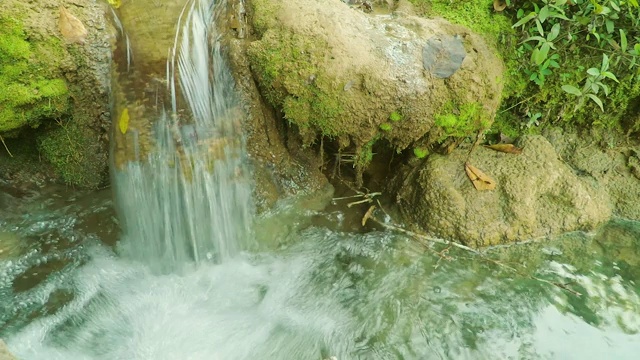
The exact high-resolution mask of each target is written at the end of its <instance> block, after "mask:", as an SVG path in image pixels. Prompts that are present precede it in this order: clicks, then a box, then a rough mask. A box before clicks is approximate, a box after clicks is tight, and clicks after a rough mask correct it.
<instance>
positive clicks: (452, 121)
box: [435, 102, 491, 141]
mask: <svg viewBox="0 0 640 360" xmlns="http://www.w3.org/2000/svg"><path fill="white" fill-rule="evenodd" d="M435 123H436V125H437V126H439V127H440V128H441V129H442V130H443V135H442V136H441V137H440V139H439V141H442V140H444V139H446V138H448V137H450V136H451V137H467V136H471V135H473V134H474V133H476V132H478V131H479V130H481V129H487V128H488V127H489V126H490V125H491V123H490V120H489V119H488V118H487V116H486V115H485V114H484V111H483V109H482V105H480V104H478V103H466V104H462V105H460V106H458V105H456V104H455V103H453V102H449V103H447V104H445V106H444V107H443V109H442V110H441V111H440V114H438V115H436V117H435Z"/></svg>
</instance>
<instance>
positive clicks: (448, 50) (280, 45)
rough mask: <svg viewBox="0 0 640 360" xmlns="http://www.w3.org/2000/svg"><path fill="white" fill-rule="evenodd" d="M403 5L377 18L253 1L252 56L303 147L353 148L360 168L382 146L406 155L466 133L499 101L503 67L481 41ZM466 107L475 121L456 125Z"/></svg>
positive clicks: (315, 4) (308, 2)
mask: <svg viewBox="0 0 640 360" xmlns="http://www.w3.org/2000/svg"><path fill="white" fill-rule="evenodd" d="M400 3H402V4H403V6H402V9H398V8H396V11H394V12H393V13H390V14H387V15H373V14H367V13H364V12H363V11H361V10H360V9H358V8H354V7H350V6H348V5H347V4H345V3H343V2H342V1H340V0H293V1H292V0H253V1H251V4H252V14H251V15H252V16H251V18H252V19H253V26H254V29H255V30H256V33H257V39H256V40H255V41H253V43H252V44H251V45H250V47H249V50H248V55H249V61H250V63H251V67H252V70H253V73H254V76H255V78H256V79H257V80H258V83H259V86H260V88H261V91H262V94H263V95H264V97H265V98H266V100H267V101H268V102H269V103H270V105H272V106H273V107H274V108H276V109H278V110H281V112H282V114H283V116H284V118H286V119H287V120H288V121H289V122H290V123H292V124H294V125H296V126H297V128H298V130H299V133H300V134H301V136H302V138H303V141H304V142H305V143H306V144H309V143H312V142H314V141H315V140H316V139H317V138H318V136H320V135H322V136H328V137H330V138H334V139H338V140H339V141H338V143H339V145H340V147H341V148H346V147H347V146H349V145H354V148H355V152H356V154H357V156H356V165H357V166H359V167H360V168H364V167H366V165H367V164H368V162H369V161H370V159H371V153H370V152H371V146H372V144H373V143H374V142H375V141H377V140H382V139H385V140H388V141H389V143H390V145H391V146H392V147H393V148H395V150H397V151H401V150H404V149H405V148H407V147H409V146H411V145H414V146H416V144H418V143H419V145H420V146H429V145H430V144H432V143H434V142H436V141H441V140H442V139H443V138H444V137H446V136H448V135H457V136H461V135H467V134H469V133H472V132H474V131H477V130H478V129H480V128H485V127H487V126H488V125H489V124H490V123H491V121H492V119H493V116H494V114H495V112H496V109H497V107H498V105H499V101H500V95H501V91H502V81H501V79H502V72H503V64H502V61H501V60H500V59H499V58H498V57H497V56H496V55H495V52H494V51H492V50H491V49H490V48H489V47H488V46H487V45H486V43H485V42H484V41H483V40H482V38H481V37H480V36H478V35H476V34H474V33H472V32H471V31H470V30H468V29H467V28H465V27H462V26H459V25H454V24H451V23H449V22H447V21H445V20H443V19H424V18H420V17H416V16H413V15H411V14H410V11H409V10H406V9H408V6H407V4H406V2H400ZM403 9H405V10H403ZM461 109H467V110H469V111H466V110H465V111H466V113H472V114H471V116H466V117H464V119H463V118H462V117H456V116H457V115H459V114H460V113H461V112H463V110H461ZM444 115H450V117H448V118H446V119H445V118H443V119H445V121H443V122H441V124H440V126H435V125H436V123H437V121H436V119H437V118H438V116H444ZM467 115H469V114H467ZM367 151H368V153H367Z"/></svg>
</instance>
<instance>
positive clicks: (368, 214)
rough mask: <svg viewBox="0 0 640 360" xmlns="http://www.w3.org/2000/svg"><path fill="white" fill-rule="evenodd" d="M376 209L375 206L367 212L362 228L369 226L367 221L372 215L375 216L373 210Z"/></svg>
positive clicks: (370, 207) (363, 218)
mask: <svg viewBox="0 0 640 360" xmlns="http://www.w3.org/2000/svg"><path fill="white" fill-rule="evenodd" d="M375 208H376V206H375V205H371V206H369V210H367V212H366V213H365V214H364V216H363V217H362V226H365V225H366V224H367V220H369V219H370V218H371V215H373V210H375Z"/></svg>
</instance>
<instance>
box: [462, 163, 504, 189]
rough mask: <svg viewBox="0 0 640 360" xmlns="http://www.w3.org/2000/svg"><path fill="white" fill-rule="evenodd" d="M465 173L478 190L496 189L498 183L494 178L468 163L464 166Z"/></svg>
mask: <svg viewBox="0 0 640 360" xmlns="http://www.w3.org/2000/svg"><path fill="white" fill-rule="evenodd" d="M464 171H465V172H466V173H467V176H468V177H469V180H471V183H473V186H474V187H475V188H476V190H480V191H482V190H493V189H495V188H496V182H495V181H494V180H493V179H492V178H490V177H489V176H487V175H486V174H485V173H483V172H482V171H480V170H479V169H478V168H477V167H475V166H472V165H471V164H469V163H468V162H467V163H465V164H464Z"/></svg>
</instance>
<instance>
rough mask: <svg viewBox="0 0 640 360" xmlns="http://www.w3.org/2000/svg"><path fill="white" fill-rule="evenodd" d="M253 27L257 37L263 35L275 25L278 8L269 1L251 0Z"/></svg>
mask: <svg viewBox="0 0 640 360" xmlns="http://www.w3.org/2000/svg"><path fill="white" fill-rule="evenodd" d="M251 7H252V10H253V27H254V29H255V30H256V32H257V33H258V35H260V36H261V35H262V34H264V33H265V32H266V31H267V29H269V28H272V27H273V26H274V25H275V18H276V16H275V14H276V12H277V11H278V7H277V6H276V5H274V4H273V3H272V2H271V1H270V0H252V1H251Z"/></svg>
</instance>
